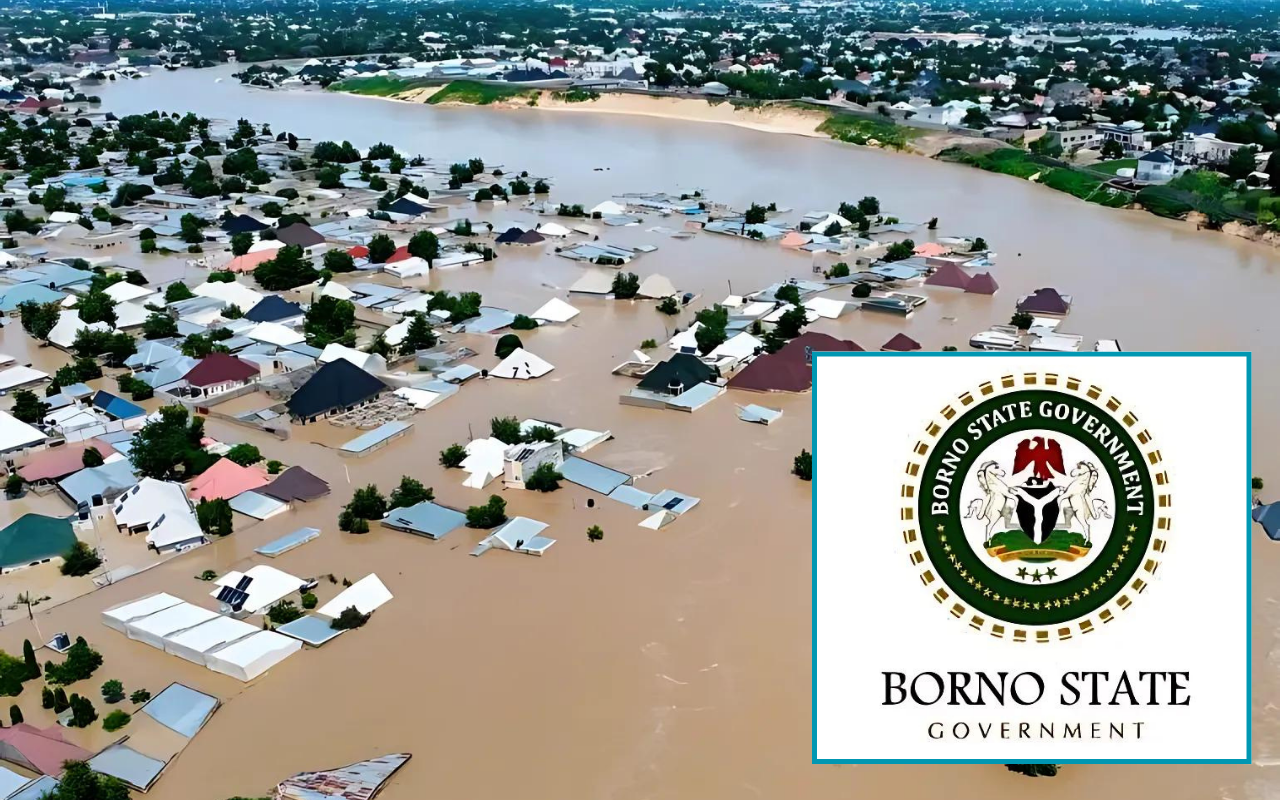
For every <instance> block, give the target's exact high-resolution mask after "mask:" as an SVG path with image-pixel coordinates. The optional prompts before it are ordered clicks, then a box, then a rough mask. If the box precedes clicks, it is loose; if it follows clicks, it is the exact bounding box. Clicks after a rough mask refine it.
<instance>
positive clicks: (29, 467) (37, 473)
mask: <svg viewBox="0 0 1280 800" xmlns="http://www.w3.org/2000/svg"><path fill="white" fill-rule="evenodd" d="M90 448H93V449H94V450H97V451H98V454H99V455H101V456H103V457H104V458H105V457H106V456H109V455H111V454H112V453H114V452H115V451H114V450H112V449H111V447H110V446H109V445H106V444H103V443H102V442H100V441H98V440H97V439H90V440H89V441H87V442H77V443H75V444H66V445H63V446H62V447H51V448H49V449H48V450H41V451H40V452H38V453H36V454H34V455H32V456H31V457H30V458H28V459H27V463H25V464H23V465H22V466H21V467H19V468H18V472H20V473H22V478H23V480H25V481H28V482H33V481H43V480H52V479H56V478H64V477H66V476H67V475H70V474H71V473H73V472H79V471H80V470H82V469H84V451H85V450H88V449H90Z"/></svg>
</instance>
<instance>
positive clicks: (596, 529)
mask: <svg viewBox="0 0 1280 800" xmlns="http://www.w3.org/2000/svg"><path fill="white" fill-rule="evenodd" d="M603 539H604V531H603V530H602V529H601V528H600V526H599V525H592V526H591V527H590V528H587V541H588V542H591V543H592V544H595V543H596V542H599V541H602V540H603Z"/></svg>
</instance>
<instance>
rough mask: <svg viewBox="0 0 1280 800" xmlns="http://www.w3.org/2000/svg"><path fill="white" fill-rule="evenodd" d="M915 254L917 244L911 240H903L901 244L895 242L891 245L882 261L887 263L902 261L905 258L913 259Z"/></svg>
mask: <svg viewBox="0 0 1280 800" xmlns="http://www.w3.org/2000/svg"><path fill="white" fill-rule="evenodd" d="M915 254H916V243H915V242H914V241H912V240H911V239H903V240H902V241H900V242H894V243H893V244H891V245H889V248H888V249H887V250H886V251H885V254H884V256H883V257H882V258H881V260H882V261H885V262H891V261H901V260H903V259H904V258H911V257H912V256H913V255H915Z"/></svg>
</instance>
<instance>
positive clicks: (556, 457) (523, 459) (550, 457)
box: [502, 441, 564, 489]
mask: <svg viewBox="0 0 1280 800" xmlns="http://www.w3.org/2000/svg"><path fill="white" fill-rule="evenodd" d="M563 463H564V445H562V444H561V443H560V442H559V441H552V442H530V443H528V444H515V445H512V446H511V447H509V448H507V451H506V452H505V453H503V456H502V482H503V483H505V484H506V485H507V486H511V487H514V488H517V489H523V488H525V486H524V482H525V481H526V480H528V479H529V476H531V475H533V473H534V472H536V471H537V469H538V468H539V467H541V466H542V465H543V464H550V465H551V466H552V467H553V468H556V469H559V467H560V465H561V464H563Z"/></svg>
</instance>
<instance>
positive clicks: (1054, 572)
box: [1045, 567, 1058, 578]
mask: <svg viewBox="0 0 1280 800" xmlns="http://www.w3.org/2000/svg"><path fill="white" fill-rule="evenodd" d="M1045 574H1046V575H1048V576H1049V577H1050V578H1056V577H1058V571H1057V570H1056V569H1054V568H1053V567H1049V569H1048V571H1047V572H1046V573H1045Z"/></svg>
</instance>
